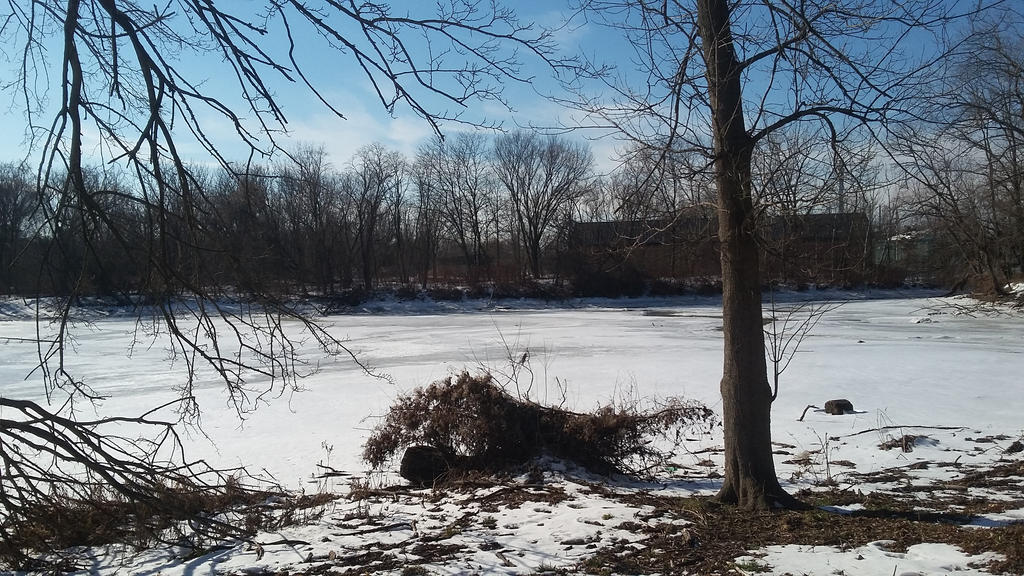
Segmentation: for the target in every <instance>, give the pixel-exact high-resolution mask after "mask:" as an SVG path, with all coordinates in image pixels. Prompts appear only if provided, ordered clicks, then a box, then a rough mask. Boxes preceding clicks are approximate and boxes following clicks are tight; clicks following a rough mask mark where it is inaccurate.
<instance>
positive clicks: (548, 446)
mask: <svg viewBox="0 0 1024 576" xmlns="http://www.w3.org/2000/svg"><path fill="white" fill-rule="evenodd" d="M716 423H717V419H716V417H715V414H714V412H712V410H711V409H710V408H708V407H707V406H704V405H703V404H700V403H699V402H694V401H685V400H681V399H678V398H672V399H668V400H667V401H665V402H664V403H663V405H661V406H660V407H659V408H658V409H656V410H653V411H646V412H645V411H640V410H638V409H637V407H636V406H635V405H631V406H613V405H609V406H603V407H601V408H599V409H597V410H596V411H594V412H592V413H589V414H581V413H576V412H570V411H567V410H563V409H560V408H554V407H551V406H543V405H541V404H537V403H535V402H532V401H530V400H527V399H522V398H517V397H514V396H512V395H511V394H509V393H508V392H506V391H505V390H504V389H503V388H502V387H500V386H498V385H497V384H495V382H494V380H493V379H492V377H491V375H490V374H481V375H471V374H469V373H468V372H463V373H462V374H460V375H458V376H457V377H449V378H447V379H444V380H440V381H437V382H435V383H433V384H431V385H430V386H427V387H426V388H418V389H416V390H415V391H413V393H412V394H409V395H405V396H402V397H400V398H399V399H398V400H397V401H396V402H395V404H394V405H393V406H392V407H391V409H390V410H389V411H388V413H387V415H386V416H385V417H384V419H383V421H382V422H381V423H380V424H379V425H378V426H377V427H376V428H375V429H374V430H373V432H372V433H371V435H370V438H369V439H368V440H367V442H366V445H365V446H364V451H363V458H364V459H365V460H366V461H367V462H368V463H369V464H370V465H372V466H374V467H375V468H380V467H382V466H383V465H384V464H386V463H387V462H389V461H390V460H392V459H394V458H395V457H396V456H397V455H399V451H401V450H402V449H404V448H407V447H409V446H414V445H427V446H432V447H434V448H437V449H439V450H440V451H441V452H442V453H443V454H444V455H445V457H446V459H447V460H448V462H449V463H450V464H451V467H452V469H453V470H456V471H459V470H462V471H470V470H478V471H486V472H495V471H499V470H502V469H506V468H508V467H510V466H515V465H519V464H523V463H526V462H528V461H529V460H531V459H534V458H536V457H539V456H543V455H549V456H554V457H557V458H562V459H565V460H569V461H572V462H575V463H577V464H579V465H581V466H584V467H586V468H588V469H590V470H592V471H595V472H599V473H613V472H618V473H625V474H630V475H634V476H640V475H646V474H648V473H649V472H650V471H651V470H652V469H653V468H654V467H657V466H659V465H661V464H664V463H665V462H667V460H668V459H669V458H670V457H671V456H672V452H671V449H667V450H666V449H662V448H659V447H658V446H657V444H656V443H654V442H652V440H654V439H655V438H663V439H667V440H668V441H670V442H671V444H672V446H673V447H675V446H677V445H678V443H679V442H680V441H681V440H682V437H683V436H682V435H683V433H684V432H685V431H688V430H693V429H708V430H710V428H711V427H712V426H714V425H715V424H716Z"/></svg>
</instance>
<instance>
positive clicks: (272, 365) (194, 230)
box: [0, 0, 557, 538]
mask: <svg viewBox="0 0 1024 576" xmlns="http://www.w3.org/2000/svg"><path fill="white" fill-rule="evenodd" d="M0 22H3V23H4V24H3V26H2V27H0V37H2V38H3V41H4V45H5V46H8V47H11V46H13V47H14V48H13V49H12V50H11V51H10V52H7V54H8V55H15V54H16V55H17V56H12V57H13V58H16V61H15V70H14V74H13V75H12V76H5V78H7V81H6V82H5V85H6V86H8V88H10V89H13V90H14V91H15V92H16V94H17V101H18V102H21V103H22V106H23V112H24V113H25V115H26V119H27V132H28V135H29V137H30V140H31V145H32V149H33V151H34V153H35V155H36V157H37V158H38V160H39V161H38V171H37V175H36V179H35V180H36V183H35V189H36V191H37V192H38V193H39V194H41V195H43V197H44V199H46V201H45V202H39V203H37V204H38V205H39V206H41V207H43V209H42V210H41V211H40V220H41V221H42V224H41V225H40V233H39V236H38V237H45V238H51V239H58V238H67V237H68V236H69V235H77V236H78V237H79V238H80V240H81V241H80V242H77V243H76V244H75V246H76V247H79V246H80V247H82V248H81V250H82V251H84V252H80V253H79V255H81V254H91V256H90V257H94V258H99V253H98V251H97V250H96V244H95V242H94V241H93V240H94V239H95V238H96V237H97V236H96V234H97V232H98V231H102V232H103V233H104V234H106V235H108V236H109V237H111V238H114V239H115V241H116V242H118V243H119V244H121V245H122V246H124V247H126V248H125V251H126V252H128V253H130V254H132V255H133V257H135V258H136V259H137V261H138V269H139V270H140V273H139V280H138V282H137V283H136V284H134V285H133V286H131V287H130V288H131V291H132V292H134V293H136V294H137V295H139V296H141V297H143V299H144V301H147V302H149V303H151V304H152V305H153V307H150V308H140V310H146V311H149V312H152V316H151V317H147V318H141V317H140V326H141V327H145V326H155V325H157V324H162V328H160V329H159V330H158V332H159V333H160V334H169V338H170V341H171V343H170V345H171V347H172V348H173V349H174V350H176V351H178V352H184V354H183V358H184V359H185V361H186V366H187V374H186V375H185V376H184V377H183V382H182V383H181V385H180V392H181V394H182V398H183V403H182V406H181V412H182V414H183V415H186V416H195V415H196V414H197V410H198V406H197V405H196V404H195V401H194V399H193V396H192V395H191V390H192V386H193V384H194V382H195V378H196V373H197V370H200V369H201V368H202V367H204V366H205V367H206V368H208V369H211V370H212V371H213V372H214V373H215V374H217V375H218V376H219V377H220V379H221V380H222V381H223V382H224V384H225V386H226V390H227V394H228V396H229V398H230V399H231V401H232V402H234V403H235V405H236V406H237V407H238V408H239V409H240V410H245V409H249V408H251V407H252V406H253V405H254V404H255V403H258V402H259V399H260V398H263V397H265V395H266V394H268V393H269V392H271V391H272V390H273V389H274V388H275V387H280V386H289V385H292V384H293V383H294V378H296V377H297V376H299V375H301V374H302V373H303V372H304V370H306V368H305V366H304V365H303V364H302V363H301V360H300V359H299V357H298V355H297V347H296V346H295V345H294V343H293V342H292V341H291V339H290V337H289V335H288V334H289V332H288V330H286V329H285V328H284V324H285V322H286V321H288V320H295V321H298V322H300V323H303V324H304V325H305V327H306V328H307V329H308V331H309V334H311V335H312V336H313V338H314V339H315V340H316V342H317V343H318V344H319V345H320V346H321V348H322V350H323V351H324V352H326V353H343V352H344V347H343V346H342V344H341V342H339V341H338V340H336V339H335V338H334V337H333V336H331V335H330V334H328V333H327V332H326V331H325V330H324V329H322V328H321V327H319V326H317V325H316V324H315V323H313V322H311V321H310V320H309V319H308V318H306V317H304V316H303V315H301V314H300V312H299V311H298V310H296V309H295V308H293V307H291V306H289V305H287V303H286V302H285V301H284V300H283V299H282V298H281V297H280V295H279V294H277V293H275V292H274V291H272V290H270V289H269V288H271V286H270V285H268V284H267V283H264V282H261V281H259V280H260V279H261V278H260V275H258V274H251V273H247V272H246V271H244V270H241V269H236V270H220V269H217V268H213V267H212V263H214V262H227V263H229V264H230V263H237V264H252V261H251V260H247V259H240V258H234V259H231V258H229V259H224V258H222V256H223V254H221V253H220V252H219V251H220V249H221V247H220V246H219V245H217V244H216V243H215V242H212V241H211V239H214V238H216V233H217V231H218V230H222V229H224V227H225V226H231V223H230V222H225V221H224V220H223V218H224V217H226V216H227V215H225V214H221V213H220V212H219V207H218V206H217V205H216V204H215V203H214V202H212V198H211V197H209V196H208V193H209V185H210V183H211V182H212V181H213V180H212V179H211V178H209V177H208V176H204V174H203V171H202V170H197V169H195V168H194V167H191V166H190V165H189V164H188V162H187V158H186V155H185V153H184V152H183V150H185V149H186V148H187V147H189V146H196V145H198V147H200V148H201V149H202V150H204V151H205V154H207V155H208V156H209V158H212V159H214V160H215V161H216V162H218V163H219V164H220V165H221V166H222V167H223V168H224V169H225V170H227V171H228V172H230V173H232V174H233V175H235V177H236V179H237V181H238V183H239V187H236V188H237V189H241V190H242V191H246V193H248V192H253V191H255V190H256V189H255V188H254V187H253V184H255V180H253V179H251V178H248V172H249V168H250V166H251V161H252V160H253V159H254V158H256V157H258V156H261V155H266V154H270V153H272V152H273V151H275V150H276V149H278V146H279V145H278V142H279V134H280V133H281V132H282V131H284V129H285V127H286V122H287V117H286V111H285V110H284V107H283V104H282V101H281V100H280V99H279V97H278V86H279V85H280V84H281V83H296V84H298V85H300V86H303V87H304V89H305V90H306V92H307V94H308V95H309V96H311V97H312V98H313V99H316V100H319V101H320V103H322V104H323V105H324V106H325V107H326V108H327V109H329V110H330V111H332V112H333V113H335V114H337V115H338V116H342V111H341V110H339V109H338V108H337V107H336V102H334V101H332V98H331V97H330V96H329V94H328V93H327V92H326V91H325V90H322V85H321V84H320V83H319V81H318V80H317V78H318V75H317V74H315V73H314V72H315V66H316V63H317V62H318V61H320V60H319V58H320V57H321V56H322V55H323V54H324V53H328V54H337V55H341V56H342V57H344V58H349V59H351V61H353V62H354V63H355V64H356V66H357V67H358V69H359V70H361V71H362V72H363V74H364V76H363V79H364V80H365V81H366V82H367V83H368V84H369V85H370V86H371V87H372V89H373V91H374V93H375V94H376V96H377V97H378V99H379V102H380V104H381V106H383V107H384V108H385V109H387V110H389V111H394V110H396V109H398V108H399V107H405V108H407V109H410V110H412V111H413V112H414V113H416V114H418V115H419V116H421V117H422V118H424V120H425V121H426V122H427V123H429V124H430V125H431V126H433V127H434V128H435V129H436V130H439V129H440V126H441V123H442V122H444V121H446V120H450V121H455V122H473V121H480V120H479V119H474V118H467V117H464V116H462V113H463V111H464V110H465V108H466V106H467V105H468V104H470V103H472V102H474V101H479V100H488V99H489V100H498V101H502V96H501V86H502V84H503V83H504V82H506V81H527V80H529V78H527V77H525V76H523V75H522V74H521V73H520V70H519V66H518V64H519V61H518V58H519V57H520V56H522V55H524V54H528V55H530V57H537V58H539V59H540V60H542V61H546V62H548V63H550V64H554V65H556V64H557V63H556V62H554V61H553V60H551V59H550V56H551V54H552V52H551V50H552V46H551V43H550V36H549V34H548V33H547V32H546V31H544V30H539V29H533V28H531V27H529V26H524V25H522V24H520V23H519V22H518V21H517V19H516V18H515V16H514V14H513V13H512V11H510V10H508V9H504V8H501V7H499V6H497V5H494V4H490V3H479V2H475V1H462V0H455V1H453V2H446V3H441V4H438V5H436V6H433V5H432V6H428V7H426V11H424V8H423V7H420V6H416V7H414V8H410V9H409V10H407V11H403V12H402V13H395V12H392V10H391V8H390V7H389V6H388V5H386V4H384V3H375V2H361V3H356V2H321V1H318V0H286V1H284V2H268V3H266V4H265V5H264V6H263V8H262V9H254V8H253V7H252V6H250V5H244V6H242V5H239V6H235V7H228V6H226V5H224V4H223V3H214V2H190V1H187V0H174V1H172V2H170V3H168V4H161V5H151V4H142V3H139V2H135V1H126V2H114V1H113V0H68V1H67V2H57V1H54V0H42V1H27V0H13V1H12V2H9V3H7V4H5V7H4V8H3V9H0ZM267 37H270V38H271V39H272V40H273V41H267V40H266V38H267ZM53 46H58V47H59V49H58V50H56V51H51V47H53ZM517 49H521V52H520V51H517ZM53 54H56V59H51V55H53ZM214 55H215V56H214ZM211 56H213V57H211ZM198 58H203V59H204V61H205V62H208V63H209V64H210V65H211V66H216V65H217V63H219V66H220V68H219V69H216V70H212V71H211V69H210V68H208V67H198V66H192V65H190V62H191V61H192V60H193V59H198ZM208 75H218V76H219V77H220V78H222V79H223V80H224V81H225V82H224V84H223V85H224V86H225V88H224V89H223V90H222V91H217V90H216V88H215V86H216V84H211V83H208V82H206V80H207V79H208ZM52 78H56V79H59V81H58V82H56V83H54V85H55V86H58V87H59V88H58V89H57V90H56V91H55V93H53V94H48V93H47V92H46V90H47V88H46V86H48V85H49V84H50V79H52ZM48 101H52V102H54V103H56V106H55V108H56V112H55V113H54V114H53V115H52V117H49V118H47V117H46V116H47V114H48V112H47V110H49V109H48V108H47V107H46V103H47V102H48ZM446 107H451V108H453V110H452V111H446V110H445V108H446ZM211 118H212V119H213V120H211ZM211 122H212V123H218V124H219V123H226V125H227V126H230V127H231V128H232V129H233V131H234V133H233V135H232V138H233V140H234V141H236V142H240V143H241V144H242V145H243V146H244V147H245V148H246V149H247V150H248V152H249V159H248V161H246V162H245V163H243V164H233V163H232V162H231V159H230V158H228V157H227V156H226V153H225V152H224V151H225V150H226V148H225V147H224V146H225V143H224V140H222V139H220V138H218V137H217V136H215V133H216V130H213V129H211ZM87 141H94V142H98V143H99V144H98V147H97V148H96V150H97V151H96V152H95V154H96V156H97V160H106V161H109V162H110V163H113V164H115V165H119V166H121V167H122V169H123V171H124V172H125V173H126V174H130V175H131V176H132V180H133V181H134V186H132V187H131V189H130V190H129V191H123V190H110V189H105V188H99V189H96V188H93V187H91V186H90V184H89V182H88V181H87V177H86V168H85V165H86V164H87V163H88V161H89V153H88V152H87V149H88V150H92V149H93V148H92V147H90V146H87V144H86V142H87ZM204 160H205V159H204ZM111 195H118V196H119V197H120V198H122V199H123V200H125V201H127V202H129V203H130V204H132V205H134V206H136V207H137V209H138V210H137V212H138V214H139V215H140V219H139V221H140V222H141V223H142V224H143V226H144V227H145V230H144V231H145V234H144V237H143V240H142V241H141V243H136V242H135V238H134V237H133V236H132V235H130V234H129V233H127V231H126V230H125V228H124V227H123V226H122V225H121V224H120V223H119V221H118V220H117V219H114V218H113V217H112V216H111V215H110V213H108V211H107V204H105V203H104V202H102V201H101V199H102V198H103V197H109V196H111ZM243 196H244V195H243ZM253 198H256V196H253V195H249V199H253ZM243 199H244V198H243ZM253 206H255V205H253ZM246 208H247V209H248V208H249V206H247V207H246ZM241 214H244V215H247V216H252V215H254V214H258V211H256V212H253V211H252V210H249V211H248V213H246V212H244V211H243V212H241ZM367 240H369V236H367V237H366V238H364V241H367ZM51 246H52V250H51V251H50V252H48V253H47V254H46V255H44V257H49V258H53V259H56V258H57V254H56V252H55V251H58V250H60V249H61V245H60V244H56V243H51ZM69 246H70V245H69ZM68 254H69V255H70V254H71V252H69V253H68ZM252 256H253V257H258V256H260V255H258V254H255V253H253V254H252ZM76 257H77V256H76ZM78 260H82V261H84V259H82V258H78ZM69 261H70V259H69ZM370 264H372V262H371V263H370ZM370 268H372V266H367V265H365V264H364V276H369V275H370V274H371V273H372V270H370V272H367V269H370ZM82 273H83V269H82V268H79V269H78V271H77V272H76V274H77V275H76V276H72V277H71V278H70V281H69V282H68V283H66V284H64V285H62V286H60V289H59V290H57V291H56V293H57V296H58V298H56V299H52V300H40V301H39V302H40V308H39V321H40V322H41V323H42V322H44V321H46V319H47V318H49V317H53V318H55V319H56V330H55V332H54V334H53V335H52V336H46V337H41V338H40V339H39V342H38V350H39V365H40V368H41V372H40V373H41V374H42V375H43V378H44V380H45V384H44V386H45V387H46V390H47V392H48V393H49V394H54V393H58V392H59V393H61V394H64V395H66V396H68V397H72V398H81V397H94V395H93V394H92V393H91V392H90V389H89V387H88V383H85V382H82V381H81V380H80V379H78V378H76V377H75V375H74V374H72V373H71V371H70V368H69V366H68V365H67V364H66V363H65V355H64V351H65V347H66V344H67V342H68V338H69V337H70V336H69V331H70V328H71V325H70V324H69V322H68V320H69V314H70V311H71V307H72V304H73V302H74V301H75V298H76V296H77V295H79V294H80V293H81V292H82V290H83V283H82V282H81V280H82V279H83V278H84V276H83V275H82ZM224 278H232V283H231V284H226V283H224V281H223V280H224ZM366 280H367V282H368V281H369V279H366ZM235 282H237V283H235ZM235 298H241V299H244V300H245V301H246V302H249V303H254V304H256V305H257V306H256V307H255V308H250V307H247V306H244V307H240V308H239V307H235V306H225V305H223V304H224V303H225V301H226V300H230V299H235ZM49 303H52V309H47V305H48V304H49ZM239 310H242V311H243V312H239ZM246 310H254V311H255V313H251V314H250V313H246V312H244V311H246ZM149 312H146V313H147V314H148V313H149ZM143 320H146V322H144V321H143ZM148 320H153V321H154V323H153V324H150V323H148ZM256 382H262V383H263V384H256ZM266 382H270V383H271V384H270V387H269V389H268V388H267V387H266V385H265V383H266ZM55 400H56V401H57V402H58V404H57V405H58V406H63V408H60V409H58V410H57V412H60V411H62V410H63V411H64V416H61V415H60V414H57V413H56V412H46V411H44V412H42V413H39V414H36V413H35V412H33V411H32V410H31V409H28V411H27V412H26V411H25V410H23V406H22V405H21V404H19V403H18V402H17V401H16V400H14V399H9V398H0V406H2V407H4V409H5V410H6V409H8V408H10V409H11V410H12V411H14V412H15V413H24V414H25V417H24V418H23V419H21V420H11V421H8V420H7V419H4V421H3V424H2V427H0V435H3V436H4V438H5V440H4V442H5V446H4V450H3V454H4V458H5V459H9V458H15V457H17V458H25V459H26V460H24V461H25V462H26V463H27V462H29V459H31V458H34V457H35V456H33V455H32V454H36V455H40V454H41V457H44V458H49V457H50V456H53V458H55V459H56V461H57V462H58V464H57V466H60V465H61V463H73V462H78V463H82V464H84V465H86V466H87V467H89V469H90V470H92V471H93V472H94V473H95V474H96V476H95V478H96V482H98V483H101V484H104V485H107V486H109V487H110V489H111V490H114V491H115V492H117V493H119V494H121V495H122V496H124V497H127V498H131V499H142V498H155V497H156V496H157V495H158V494H159V493H160V490H161V483H162V482H163V478H166V477H168V469H167V468H163V467H160V466H156V465H153V464H152V462H153V460H152V458H151V455H152V453H151V451H150V449H151V445H149V444H146V443H144V442H135V443H134V444H131V445H128V446H127V448H126V449H128V450H135V451H137V452H138V453H139V458H138V459H136V460H132V459H128V458H122V457H119V456H118V455H117V454H114V455H113V457H108V456H107V455H105V454H104V452H103V450H104V449H105V446H104V445H103V444H102V442H100V443H97V442H95V441H93V440H94V439H95V436H94V435H92V428H91V427H90V426H91V425H90V424H89V423H82V422H77V421H75V420H74V418H72V417H70V413H69V412H68V406H69V405H70V404H61V403H60V401H59V399H56V398H55ZM5 414H6V412H5ZM61 418H63V419H61ZM52 426H63V427H64V428H65V429H66V430H67V434H66V436H65V440H66V443H65V444H63V445H62V446H63V448H61V449H60V450H59V451H57V452H53V451H47V450H45V449H42V451H40V450H41V449H40V448H39V444H38V443H39V442H40V441H42V440H43V439H46V438H50V437H52V434H51V432H49V430H50V428H51V427H52ZM13 455H18V456H13ZM102 462H107V463H108V464H109V466H107V467H103V466H91V467H90V465H92V464H97V463H102ZM147 466H148V467H147ZM111 467H113V469H115V470H119V471H120V472H122V473H124V474H127V475H130V478H131V482H119V481H118V482H115V481H112V480H111V478H112V476H111ZM38 472H40V473H38V474H37V473H36V471H32V472H30V473H26V474H22V475H15V476H8V475H7V474H6V473H5V474H4V475H3V477H2V478H0V488H2V490H0V499H4V500H3V501H2V502H0V535H2V536H3V537H4V538H7V537H8V536H9V535H10V534H11V530H13V528H12V526H15V525H17V523H18V521H19V520H20V519H22V518H21V517H20V516H18V515H17V510H22V509H24V506H31V505H33V503H35V504H37V505H40V506H45V505H49V504H53V503H55V501H54V500H52V499H50V500H48V499H47V498H48V496H47V495H48V494H49V495H53V494H59V493H60V492H61V491H62V490H63V489H64V487H65V486H66V485H67V482H68V477H67V476H62V475H60V474H47V473H46V471H38ZM183 473H186V474H188V473H190V471H188V470H183ZM171 480H174V478H171ZM14 494H19V495H20V496H19V497H23V499H22V500H20V501H18V502H15V501H14V500H11V498H13V497H14V496H12V495H14ZM12 514H13V515H12Z"/></svg>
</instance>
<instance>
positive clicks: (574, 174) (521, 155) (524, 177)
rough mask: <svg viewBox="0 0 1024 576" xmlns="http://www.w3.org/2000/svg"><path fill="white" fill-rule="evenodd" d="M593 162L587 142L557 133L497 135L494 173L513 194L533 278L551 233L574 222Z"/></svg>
mask: <svg viewBox="0 0 1024 576" xmlns="http://www.w3.org/2000/svg"><path fill="white" fill-rule="evenodd" d="M592 164H593V159H592V157H591V154H590V151H589V149H587V148H586V147H585V146H584V145H582V144H577V143H573V142H570V141H568V140H565V139H562V138H558V137H553V136H552V137H543V136H540V135H538V134H536V133H531V132H524V131H517V132H513V133H511V134H503V135H501V136H499V137H498V138H497V139H496V140H495V142H494V172H495V174H496V175H497V178H498V181H499V182H501V185H502V186H503V187H504V188H505V191H506V192H508V195H509V198H510V199H511V203H512V208H513V210H514V215H515V224H516V228H517V231H518V233H519V238H520V241H521V242H522V245H523V248H524V249H525V250H526V255H527V260H528V262H529V266H530V273H531V274H532V275H533V277H534V278H540V277H541V258H542V256H543V251H544V248H545V246H546V244H547V243H548V242H549V241H550V238H551V235H552V233H554V232H555V231H556V229H561V228H564V227H565V225H566V224H567V223H568V222H569V219H570V218H571V216H572V214H573V213H574V211H575V205H576V203H577V202H578V201H579V199H580V197H581V196H582V195H583V193H584V191H585V190H586V188H587V184H588V180H589V179H590V177H591V175H590V169H591V165H592Z"/></svg>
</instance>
